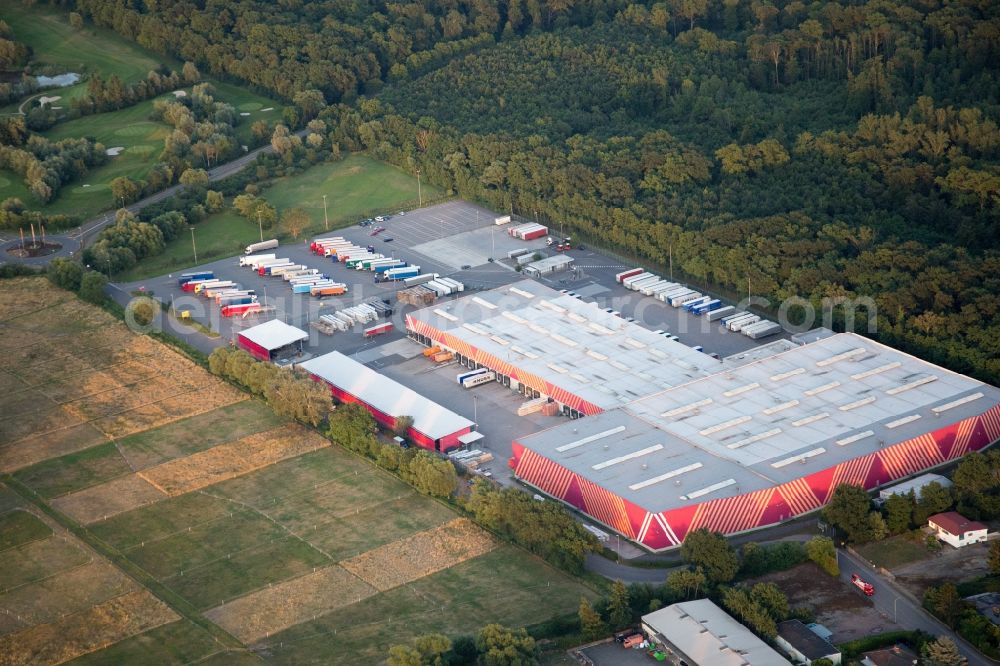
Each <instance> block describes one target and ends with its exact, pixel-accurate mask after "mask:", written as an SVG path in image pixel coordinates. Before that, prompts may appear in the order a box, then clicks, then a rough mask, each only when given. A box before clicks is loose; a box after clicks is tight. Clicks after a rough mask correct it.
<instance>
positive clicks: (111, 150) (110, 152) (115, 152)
mask: <svg viewBox="0 0 1000 666" xmlns="http://www.w3.org/2000/svg"><path fill="white" fill-rule="evenodd" d="M123 150H125V146H115V147H114V148H108V149H107V150H105V151H104V152H106V153H107V154H108V155H110V156H111V157H115V156H116V155H118V154H120V153H121V152H122V151H123Z"/></svg>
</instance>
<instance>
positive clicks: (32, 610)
mask: <svg viewBox="0 0 1000 666" xmlns="http://www.w3.org/2000/svg"><path fill="white" fill-rule="evenodd" d="M135 589H136V584H135V583H134V582H133V581H132V579H131V578H128V577H126V576H125V575H124V574H122V573H121V572H120V571H118V569H116V568H115V567H113V566H111V565H110V564H109V563H107V562H105V561H104V560H97V561H94V562H91V563H89V564H85V565H83V566H78V567H75V568H72V569H68V570H66V571H60V572H59V573H56V574H54V575H52V576H49V577H47V578H45V579H43V580H40V581H38V582H35V583H29V584H27V585H22V586H20V587H17V588H14V589H13V590H10V591H9V592H6V593H5V594H0V609H10V610H11V613H15V614H16V615H7V614H6V613H2V614H0V635H4V634H9V633H13V632H14V631H17V630H20V629H22V628H24V627H26V626H32V625H36V624H44V623H48V622H55V621H57V620H58V619H59V618H60V617H61V616H63V615H69V614H72V613H77V612H80V611H84V610H86V609H88V608H90V607H91V606H93V605H95V604H100V603H102V602H105V601H107V600H108V599H111V598H112V597H117V596H119V595H122V594H125V593H127V592H133V591H134V590H135ZM0 653H2V650H0Z"/></svg>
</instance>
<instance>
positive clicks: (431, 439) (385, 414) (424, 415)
mask: <svg viewBox="0 0 1000 666" xmlns="http://www.w3.org/2000/svg"><path fill="white" fill-rule="evenodd" d="M298 367H300V368H302V369H303V370H305V371H306V372H308V373H309V374H310V375H312V377H313V379H316V380H318V381H322V382H325V383H326V384H327V386H329V387H330V391H331V392H332V393H333V396H334V397H335V398H337V399H338V400H340V401H341V402H354V403H357V404H360V405H362V406H363V407H364V408H365V409H367V410H368V411H369V412H371V414H372V416H374V417H375V420H376V421H378V422H379V423H381V424H382V425H383V426H385V427H387V428H395V427H396V419H397V418H399V417H400V416H410V417H412V418H413V427H411V428H410V429H409V433H408V435H409V438H410V439H411V440H413V442H415V443H416V444H417V445H419V446H421V447H423V448H425V449H430V450H432V451H442V452H444V451H448V450H449V449H454V448H456V447H458V446H460V445H461V444H462V441H460V440H461V439H462V436H463V435H466V434H468V433H470V432H472V431H473V429H474V428H475V425H476V424H475V423H473V422H472V421H470V420H468V419H466V418H465V417H463V416H459V415H458V414H456V413H455V412H453V411H451V410H449V409H445V408H444V407H442V406H441V405H439V404H437V403H436V402H434V401H432V400H428V399H427V398H425V397H424V396H422V395H420V394H419V393H417V392H415V391H412V390H410V389H408V388H406V387H405V386H403V385H401V384H398V383H397V382H395V381H393V380H391V379H389V378H388V377H386V376H385V375H382V374H380V373H378V372H375V371H374V370H372V369H371V368H368V367H367V366H365V365H362V364H361V363H358V362H357V361H355V360H354V359H352V358H349V357H347V356H344V355H343V354H341V353H340V352H330V353H329V354H324V355H322V356H317V357H316V358H313V359H309V360H308V361H304V362H302V363H300V364H299V365H298Z"/></svg>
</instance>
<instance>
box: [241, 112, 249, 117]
mask: <svg viewBox="0 0 1000 666" xmlns="http://www.w3.org/2000/svg"><path fill="white" fill-rule="evenodd" d="M240 115H241V116H249V115H250V113H249V112H247V111H244V112H243V113H241V114H240Z"/></svg>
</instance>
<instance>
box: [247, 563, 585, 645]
mask: <svg viewBox="0 0 1000 666" xmlns="http://www.w3.org/2000/svg"><path fill="white" fill-rule="evenodd" d="M581 596H585V597H588V598H591V599H593V597H594V594H593V593H592V592H591V591H590V590H589V589H588V588H586V587H584V586H583V585H581V584H579V583H578V582H576V581H574V580H573V579H572V578H570V577H568V576H566V575H564V574H562V573H560V572H558V571H556V570H555V569H553V568H551V567H549V566H548V565H546V564H545V563H544V562H542V561H541V560H538V559H536V558H534V557H530V556H528V555H525V554H524V553H523V552H521V551H519V550H517V549H515V548H514V547H512V546H502V547H500V548H498V549H496V550H494V551H493V552H491V553H487V554H486V555H482V556H480V557H476V558H473V559H471V560H468V561H466V562H462V563H461V564H458V565H456V566H454V567H451V568H450V569H446V570H444V571H440V572H438V573H436V574H433V575H431V576H427V577H426V578H421V579H419V580H416V581H414V582H413V583H410V584H407V585H404V586H403V587H398V588H395V589H392V590H389V591H387V592H383V593H381V594H376V595H375V596H372V597H369V598H367V599H364V600H363V601H361V602H360V603H355V604H351V605H350V606H347V607H345V608H342V609H340V610H338V611H335V612H333V613H329V614H327V615H324V616H322V617H320V618H318V619H317V620H314V621H312V622H305V623H302V624H299V625H296V626H294V627H292V628H290V629H287V630H285V631H283V632H281V633H280V634H276V635H275V636H272V637H271V639H270V640H267V641H265V645H266V649H267V653H268V655H269V659H268V660H269V661H275V662H277V663H288V664H296V663H305V662H309V663H331V664H374V663H379V662H380V661H381V660H382V659H384V658H385V657H386V655H387V653H388V651H389V648H390V647H391V646H392V645H394V644H397V643H407V642H409V641H410V639H412V638H414V637H415V636H418V635H421V634H425V633H432V632H433V633H442V634H445V635H452V636H454V635H458V634H474V633H475V632H476V631H477V630H478V629H479V628H480V627H482V626H483V625H485V624H489V623H491V622H499V623H501V624H505V625H508V626H514V627H518V626H524V625H528V624H534V623H536V622H540V621H543V620H546V619H549V618H551V617H553V616H556V615H564V614H569V613H573V612H575V611H576V609H577V608H578V607H579V604H580V597H581Z"/></svg>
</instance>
